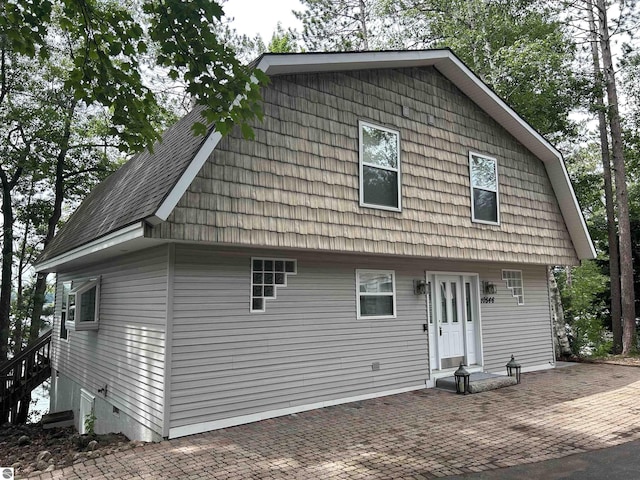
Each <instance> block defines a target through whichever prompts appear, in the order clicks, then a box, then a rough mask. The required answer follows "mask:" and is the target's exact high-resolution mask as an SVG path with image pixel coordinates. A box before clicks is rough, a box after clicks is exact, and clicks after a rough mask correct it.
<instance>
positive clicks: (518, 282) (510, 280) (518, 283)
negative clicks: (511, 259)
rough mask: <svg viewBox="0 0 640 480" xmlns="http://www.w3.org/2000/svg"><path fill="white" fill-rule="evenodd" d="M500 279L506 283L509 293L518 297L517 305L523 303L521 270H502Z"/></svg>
mask: <svg viewBox="0 0 640 480" xmlns="http://www.w3.org/2000/svg"><path fill="white" fill-rule="evenodd" d="M502 280H504V281H505V282H506V283H507V288H508V289H509V290H511V294H512V295H513V296H514V297H515V298H517V299H518V305H524V285H523V284H522V270H502Z"/></svg>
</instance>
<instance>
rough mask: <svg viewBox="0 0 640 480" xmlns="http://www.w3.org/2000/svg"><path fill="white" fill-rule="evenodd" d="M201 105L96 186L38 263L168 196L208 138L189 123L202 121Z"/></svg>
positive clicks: (151, 209)
mask: <svg viewBox="0 0 640 480" xmlns="http://www.w3.org/2000/svg"><path fill="white" fill-rule="evenodd" d="M201 111H202V107H196V108H194V109H193V110H192V111H191V112H190V113H188V114H187V115H185V116H184V117H183V118H182V119H180V120H179V121H178V122H176V123H175V124H174V125H173V126H172V127H171V128H169V129H168V130H167V131H166V132H165V133H164V134H163V136H162V141H161V142H157V143H156V144H155V145H154V152H153V153H152V154H151V153H149V151H148V150H145V151H144V152H142V153H140V154H138V155H136V156H135V157H133V158H132V159H131V160H129V161H128V162H127V163H126V164H125V165H123V166H122V167H121V168H120V169H118V170H117V171H116V172H114V173H113V174H111V175H110V176H109V177H108V178H106V179H105V180H104V181H103V182H102V183H100V184H99V185H98V186H97V187H95V188H94V189H93V190H92V191H91V193H90V194H89V195H88V196H87V197H86V198H85V199H84V201H83V202H82V204H81V205H80V206H79V207H78V209H77V210H76V211H75V212H74V213H73V215H71V217H70V218H69V220H68V221H67V222H66V223H65V224H64V226H63V227H62V228H61V229H60V231H59V232H58V234H57V235H56V236H55V237H54V239H53V240H52V241H51V243H50V244H49V245H48V246H47V248H46V249H45V251H44V252H43V253H42V255H41V256H40V258H38V261H37V263H41V262H44V261H47V260H50V259H52V258H54V257H56V256H58V255H60V254H63V253H65V252H68V251H69V250H72V249H74V248H76V247H79V246H82V245H84V244H86V243H88V242H91V241H93V240H95V239H97V238H100V237H103V236H104V235H107V234H109V233H111V232H114V231H116V230H118V229H120V228H122V227H126V226H127V225H131V224H133V223H135V222H138V221H141V220H143V219H145V218H147V217H149V216H151V215H153V214H154V213H155V212H156V210H157V209H158V207H159V206H160V205H161V204H162V201H163V200H164V199H165V198H166V197H167V195H169V193H170V192H171V190H172V188H173V187H174V186H175V184H176V183H177V182H178V180H179V179H180V177H181V176H182V173H183V172H184V171H185V169H186V168H187V167H188V166H189V164H190V163H191V160H192V159H193V157H194V156H195V155H196V153H197V152H198V150H199V149H200V147H201V145H202V143H203V142H204V141H205V139H206V137H207V136H208V135H209V133H210V132H211V129H212V126H209V129H208V131H207V136H194V135H193V132H192V130H191V126H192V125H193V124H194V123H196V122H198V121H202V122H204V119H203V117H202V116H201V115H200V112H201Z"/></svg>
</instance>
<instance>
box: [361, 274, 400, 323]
mask: <svg viewBox="0 0 640 480" xmlns="http://www.w3.org/2000/svg"><path fill="white" fill-rule="evenodd" d="M356 295H357V297H356V304H357V310H358V318H395V316H396V278H395V273H394V272H393V271H392V270H356Z"/></svg>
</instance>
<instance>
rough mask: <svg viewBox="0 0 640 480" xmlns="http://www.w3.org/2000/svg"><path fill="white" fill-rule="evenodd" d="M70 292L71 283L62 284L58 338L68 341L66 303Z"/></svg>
mask: <svg viewBox="0 0 640 480" xmlns="http://www.w3.org/2000/svg"><path fill="white" fill-rule="evenodd" d="M70 291H71V282H64V283H63V284H62V305H61V307H62V308H61V312H60V338H62V339H64V340H68V338H69V331H68V330H67V302H68V299H69V292H70Z"/></svg>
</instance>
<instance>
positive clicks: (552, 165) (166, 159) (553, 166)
mask: <svg viewBox="0 0 640 480" xmlns="http://www.w3.org/2000/svg"><path fill="white" fill-rule="evenodd" d="M255 66H256V68H259V69H261V70H262V71H264V72H265V73H266V74H267V75H269V76H277V75H288V74H304V73H321V72H339V71H353V70H369V69H387V68H389V69H392V68H408V67H433V68H435V69H436V70H437V71H438V72H440V73H441V74H442V75H443V76H444V77H446V78H447V79H448V80H449V81H451V82H452V83H453V84H454V85H455V86H456V87H457V88H458V89H459V90H460V91H461V92H463V93H464V94H465V95H467V96H468V97H469V98H470V99H471V100H472V101H473V102H474V103H476V104H477V105H478V106H479V107H480V108H481V109H482V110H484V111H485V112H486V113H487V114H488V115H490V116H491V117H492V118H493V119H494V120H495V121H496V122H497V123H498V124H500V125H501V126H502V127H503V128H504V129H505V130H506V131H507V132H509V133H510V134H511V135H512V136H513V137H514V138H515V139H516V140H518V141H519V142H520V143H521V144H522V145H524V146H525V147H526V148H527V149H528V150H530V151H531V152H532V153H533V154H534V155H535V156H536V157H538V158H539V159H540V160H541V161H542V162H543V163H544V166H545V168H546V171H547V173H548V176H549V179H550V181H551V184H552V187H553V190H554V192H555V195H556V197H557V199H558V203H559V206H560V210H561V212H562V215H563V218H564V220H565V223H566V226H567V229H568V231H569V234H570V236H571V240H572V242H573V244H574V247H575V250H576V253H577V256H578V258H581V259H585V258H593V257H594V256H595V251H594V248H593V244H592V242H591V239H590V237H589V234H588V232H587V229H586V225H585V222H584V219H583V216H582V213H581V211H580V208H579V205H578V202H577V200H576V197H575V194H574V192H573V188H572V186H571V183H570V180H569V177H568V175H567V171H566V169H565V166H564V162H563V159H562V155H561V154H560V152H558V150H556V149H555V148H554V147H553V146H552V145H551V144H550V143H549V142H547V141H546V140H545V139H544V138H543V137H542V136H541V135H540V134H539V133H538V132H536V131H535V130H534V129H533V128H532V127H531V126H530V125H529V124H528V123H527V122H525V121H524V120H523V119H522V118H521V117H520V116H519V115H518V114H517V113H516V112H515V111H514V110H513V109H511V108H510V107H509V106H508V105H507V104H506V103H505V102H504V101H503V100H502V99H501V98H500V97H499V96H498V95H496V94H495V93H494V92H493V91H492V90H491V89H490V88H489V87H487V85H485V84H484V83H483V82H482V81H481V80H480V79H479V78H478V77H477V76H476V75H475V74H473V73H472V72H471V70H469V68H467V67H466V65H464V63H462V61H461V60H460V59H459V58H458V57H456V56H455V55H454V54H453V53H452V52H451V51H450V50H448V49H443V50H426V51H393V52H390V51H383V52H348V53H304V54H265V55H263V56H261V57H260V58H259V59H258V60H257V61H256V62H255ZM200 111H201V110H200V108H196V109H194V110H193V111H192V112H191V113H189V114H188V115H186V116H185V117H184V118H182V119H181V120H180V121H179V122H177V123H176V124H175V125H174V126H173V127H172V128H170V129H169V130H168V131H167V132H166V133H165V134H164V136H163V141H162V142H161V143H158V144H156V146H155V148H154V153H153V154H151V153H149V152H144V153H142V154H139V155H137V156H136V157H134V158H132V159H131V160H130V161H129V162H127V164H126V165H124V166H123V167H122V168H121V169H119V170H118V171H117V172H115V173H114V174H113V175H111V176H110V177H109V178H108V179H106V180H105V181H104V182H103V183H102V184H100V185H99V186H98V187H96V188H95V189H94V190H93V191H92V192H91V194H90V195H89V196H88V197H87V198H86V199H85V200H84V202H83V203H82V205H81V206H80V207H79V208H78V209H77V210H76V212H75V213H74V214H73V215H72V216H71V218H70V219H69V220H68V222H67V223H66V224H65V226H64V227H63V228H62V229H61V230H60V232H59V233H58V235H57V236H56V237H55V238H54V240H53V241H52V242H51V244H50V245H49V246H48V247H47V249H46V250H45V252H44V253H43V255H42V256H41V257H40V258H39V260H38V264H37V268H38V269H39V270H46V271H55V270H57V269H59V268H61V267H62V266H63V265H68V264H73V263H74V262H84V261H87V260H88V259H91V260H97V259H98V258H99V257H100V256H108V255H113V254H116V253H118V252H121V251H126V250H132V249H136V248H143V247H145V246H149V245H151V244H153V242H158V241H159V240H152V239H149V238H147V237H148V235H145V230H146V229H145V225H147V224H151V225H156V224H158V223H160V222H163V221H165V220H167V218H168V217H169V215H170V214H171V212H172V211H173V209H174V208H175V206H176V205H177V203H178V201H179V200H180V199H181V198H182V196H183V195H184V193H185V191H186V190H187V189H188V187H189V185H190V184H191V182H192V181H193V180H194V178H195V177H196V175H197V174H198V172H199V171H200V169H201V168H202V166H203V165H204V163H205V162H206V160H207V158H209V156H210V154H211V153H212V152H213V150H214V149H215V148H216V145H217V144H218V142H219V141H220V139H221V136H220V134H219V133H218V132H216V131H215V129H214V128H212V127H210V128H209V130H208V132H207V135H206V136H204V137H202V136H199V137H194V136H193V134H192V132H191V126H192V125H193V123H194V122H196V121H201V119H202V117H201V116H200Z"/></svg>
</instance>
